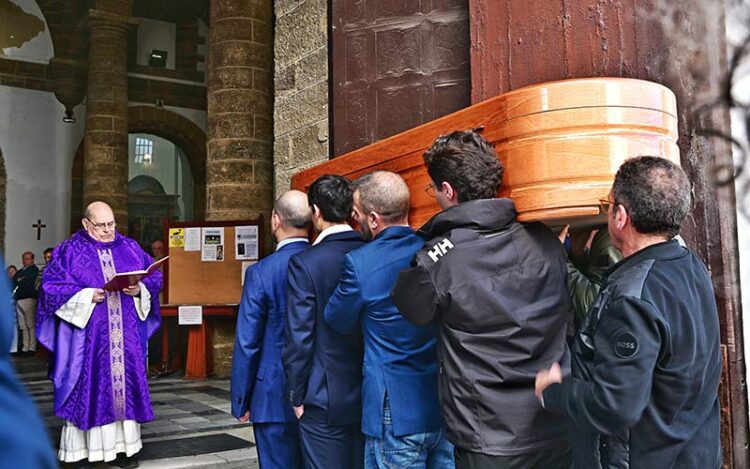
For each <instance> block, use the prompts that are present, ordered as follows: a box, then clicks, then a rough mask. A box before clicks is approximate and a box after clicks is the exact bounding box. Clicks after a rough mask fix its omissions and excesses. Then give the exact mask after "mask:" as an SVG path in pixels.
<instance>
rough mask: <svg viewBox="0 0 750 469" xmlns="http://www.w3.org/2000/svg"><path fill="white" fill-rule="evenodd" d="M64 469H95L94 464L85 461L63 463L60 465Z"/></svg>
mask: <svg viewBox="0 0 750 469" xmlns="http://www.w3.org/2000/svg"><path fill="white" fill-rule="evenodd" d="M60 466H61V467H63V468H64V469H95V468H96V463H92V462H89V461H88V460H87V459H83V460H81V461H76V462H65V463H62V464H61V465H60Z"/></svg>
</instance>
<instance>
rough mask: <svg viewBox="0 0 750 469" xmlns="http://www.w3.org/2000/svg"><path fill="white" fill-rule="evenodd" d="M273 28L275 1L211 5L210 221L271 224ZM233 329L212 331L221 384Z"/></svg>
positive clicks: (225, 325)
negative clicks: (260, 218) (261, 219)
mask: <svg viewBox="0 0 750 469" xmlns="http://www.w3.org/2000/svg"><path fill="white" fill-rule="evenodd" d="M272 27H273V5H272V3H271V0H211V18H210V25H209V40H208V126H207V127H208V128H207V145H208V161H207V163H206V179H207V185H206V193H207V204H206V219H207V220H245V219H250V218H256V217H258V215H263V216H264V217H265V220H266V221H268V220H270V215H271V208H272V206H273V160H272V151H273V149H272V142H273V123H272V117H273V113H272V110H271V106H272V105H273V82H272V73H273V72H272V68H271V67H272V61H273V45H272V41H273V30H272ZM266 232H267V231H266ZM266 247H270V239H266ZM234 326H235V324H234V321H215V324H214V327H213V329H212V343H213V357H214V370H215V372H216V374H217V375H219V376H226V375H228V374H229V373H230V371H231V360H232V347H233V344H234Z"/></svg>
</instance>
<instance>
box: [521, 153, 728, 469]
mask: <svg viewBox="0 0 750 469" xmlns="http://www.w3.org/2000/svg"><path fill="white" fill-rule="evenodd" d="M602 205H603V206H602V210H604V211H605V212H606V213H607V217H608V229H609V233H610V235H611V238H612V244H613V245H614V246H615V247H616V248H617V249H619V250H620V251H621V252H622V254H623V256H625V258H624V259H623V260H622V261H620V262H618V263H617V264H615V265H614V266H613V267H612V268H610V269H609V270H608V271H607V274H606V275H605V277H604V281H603V283H602V286H601V290H600V292H599V296H598V297H597V298H596V300H595V301H594V303H593V305H592V306H591V309H590V310H589V313H588V314H587V315H586V318H585V320H584V323H583V326H582V328H581V330H580V332H579V333H578V334H577V336H576V338H575V342H574V345H573V371H572V377H566V378H565V379H564V380H563V379H562V377H561V375H560V371H559V368H558V367H557V366H553V367H552V368H551V369H549V370H543V371H541V372H540V373H539V375H538V376H537V383H536V387H537V396H538V397H539V398H540V400H541V401H542V403H543V405H544V407H545V408H546V409H550V410H552V411H555V412H558V413H560V414H563V415H566V416H567V417H569V418H570V420H572V422H573V424H574V425H575V427H576V428H575V430H574V431H573V432H572V434H573V437H572V442H573V443H572V445H573V459H574V463H575V466H576V467H581V468H590V467H593V468H599V467H602V468H608V467H660V468H661V467H679V468H706V469H712V468H718V467H720V466H721V442H720V431H719V400H718V396H717V391H718V387H719V377H720V373H721V355H720V349H719V346H720V343H719V319H718V313H717V310H716V301H715V299H714V293H713V289H712V287H711V278H710V276H709V273H708V270H707V269H706V266H705V265H704V264H703V261H701V260H700V259H699V258H698V257H697V256H696V255H695V254H693V253H692V252H691V251H690V250H688V249H687V248H684V247H682V246H680V244H679V243H678V241H676V240H674V239H673V238H674V236H675V235H676V234H677V232H678V231H679V229H680V225H681V224H682V222H683V221H684V220H685V217H686V216H687V213H688V209H689V206H690V184H689V183H688V180H687V177H686V176H685V173H684V172H683V171H682V170H681V169H680V167H679V166H677V165H675V164H674V163H671V162H670V161H668V160H665V159H662V158H655V157H640V158H634V159H631V160H628V161H626V162H625V163H624V164H623V165H622V166H621V167H620V169H619V171H618V172H617V175H616V176H615V182H614V185H613V187H612V191H611V192H610V195H609V197H608V199H607V200H606V201H603V204H602Z"/></svg>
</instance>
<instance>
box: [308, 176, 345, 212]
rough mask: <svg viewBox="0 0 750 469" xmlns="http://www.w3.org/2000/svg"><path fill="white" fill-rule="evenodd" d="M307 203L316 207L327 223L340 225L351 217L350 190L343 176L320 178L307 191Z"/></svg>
mask: <svg viewBox="0 0 750 469" xmlns="http://www.w3.org/2000/svg"><path fill="white" fill-rule="evenodd" d="M307 201H308V203H309V204H310V207H312V206H313V205H317V207H318V208H319V209H320V212H321V214H322V215H323V220H325V221H327V222H330V223H342V222H346V221H348V220H349V219H350V218H351V216H352V188H351V184H350V183H349V180H348V179H347V178H345V177H343V176H337V175H334V174H325V175H323V176H320V177H319V178H318V179H316V180H315V182H313V183H312V185H311V186H310V189H308V191H307Z"/></svg>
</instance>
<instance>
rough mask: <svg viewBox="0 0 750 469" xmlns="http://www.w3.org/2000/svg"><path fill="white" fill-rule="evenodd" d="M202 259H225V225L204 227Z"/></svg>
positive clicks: (218, 260)
mask: <svg viewBox="0 0 750 469" xmlns="http://www.w3.org/2000/svg"><path fill="white" fill-rule="evenodd" d="M201 240H202V245H201V260H202V261H204V262H222V261H224V227H223V226H222V227H217V228H203V231H202V233H201Z"/></svg>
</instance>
